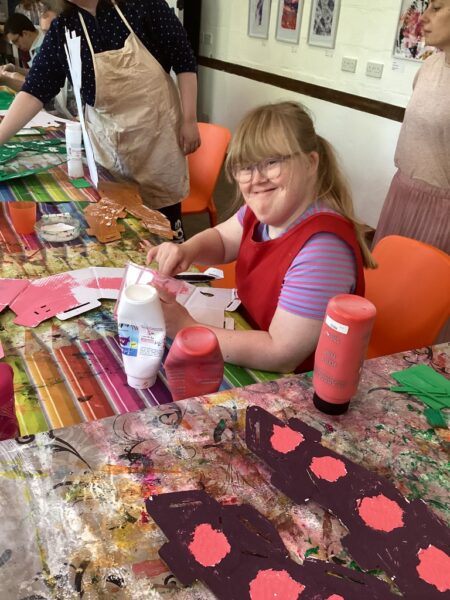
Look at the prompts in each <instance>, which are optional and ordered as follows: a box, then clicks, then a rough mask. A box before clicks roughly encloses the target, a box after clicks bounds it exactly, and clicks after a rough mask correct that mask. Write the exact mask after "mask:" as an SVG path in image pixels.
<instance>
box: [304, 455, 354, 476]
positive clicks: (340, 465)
mask: <svg viewBox="0 0 450 600" xmlns="http://www.w3.org/2000/svg"><path fill="white" fill-rule="evenodd" d="M309 468H310V469H311V471H312V472H313V473H314V475H315V476H316V477H318V478H319V479H325V481H330V482H335V481H337V480H338V479H340V478H341V477H345V476H346V475H347V469H346V468H345V463H344V462H343V461H342V460H338V459H337V458H333V457H332V456H321V457H318V456H315V457H314V458H313V459H312V461H311V464H310V465H309Z"/></svg>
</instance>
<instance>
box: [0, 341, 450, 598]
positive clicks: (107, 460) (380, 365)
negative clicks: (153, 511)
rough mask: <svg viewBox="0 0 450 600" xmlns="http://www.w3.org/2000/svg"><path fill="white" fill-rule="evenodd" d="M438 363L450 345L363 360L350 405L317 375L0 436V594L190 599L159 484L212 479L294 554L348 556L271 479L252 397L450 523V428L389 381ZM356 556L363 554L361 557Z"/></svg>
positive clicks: (445, 362)
mask: <svg viewBox="0 0 450 600" xmlns="http://www.w3.org/2000/svg"><path fill="white" fill-rule="evenodd" d="M417 363H425V364H430V365H431V366H433V368H435V369H436V370H437V371H438V372H441V373H444V374H446V373H447V374H448V372H449V369H450V347H449V345H448V344H446V345H441V346H437V347H435V348H434V349H433V350H426V349H425V350H423V351H419V352H405V353H402V354H399V355H395V356H393V357H384V358H380V359H374V360H372V361H368V362H367V363H366V367H365V370H364V373H363V379H362V382H361V385H360V390H359V392H358V395H357V397H356V398H355V399H354V400H353V401H352V404H351V408H350V411H349V412H348V413H347V414H346V415H344V416H341V417H328V416H326V415H323V414H321V413H319V412H317V411H316V410H315V409H314V408H313V406H312V402H311V395H312V391H311V382H310V380H309V379H308V378H307V377H306V376H298V377H291V378H285V379H282V380H278V381H272V382H268V383H265V384H257V385H253V386H250V387H246V388H241V389H234V390H228V391H224V392H221V393H218V394H215V395H211V396H208V397H205V398H198V399H191V400H187V401H183V402H179V403H176V404H169V405H165V406H160V407H154V408H149V409H146V410H144V411H141V412H135V413H129V414H125V415H121V416H117V417H111V418H108V419H103V420H99V421H95V422H92V423H86V424H82V425H78V426H75V427H70V428H67V429H61V430H58V431H56V432H54V433H43V434H39V435H37V436H36V437H30V438H29V439H22V440H21V441H20V443H18V442H16V441H7V442H2V443H1V444H0V511H1V512H0V514H1V515H2V526H1V528H0V597H1V598H2V600H18V599H21V600H22V599H25V598H34V599H35V600H37V599H39V598H40V599H48V600H50V599H60V600H66V599H79V598H83V600H86V599H89V600H94V599H99V598H101V599H103V598H104V599H108V600H109V599H110V598H117V599H120V600H122V599H127V600H144V599H145V600H147V599H148V598H163V599H165V598H174V599H176V600H184V599H187V598H190V599H194V598H195V599H196V600H203V599H208V598H211V597H212V596H211V594H210V593H209V592H208V590H206V589H205V588H204V587H202V586H201V585H200V584H197V585H195V586H193V587H192V588H186V589H182V588H180V587H179V585H178V584H177V582H176V581H175V580H174V578H173V577H172V576H171V574H170V573H169V572H167V569H166V567H165V566H164V564H163V563H162V562H161V561H160V560H159V558H158V548H159V547H160V546H161V545H162V544H163V543H164V541H165V540H164V536H163V535H162V534H161V532H160V531H159V530H158V528H157V527H156V526H155V525H154V524H153V523H152V521H151V519H150V518H149V517H148V516H147V514H146V513H145V511H144V499H145V498H147V497H148V496H150V495H152V494H159V493H162V492H169V491H180V490H187V489H199V488H204V489H206V490H207V491H208V493H209V494H211V495H212V496H213V497H214V498H216V499H217V500H220V501H222V502H228V503H237V502H239V503H240V502H247V503H249V504H252V505H253V506H255V508H256V509H257V510H259V511H260V512H261V513H262V514H263V515H265V516H266V517H268V518H269V519H271V521H272V522H273V523H274V525H275V526H276V527H277V529H278V531H279V532H280V534H281V536H282V538H283V540H284V542H285V544H286V545H287V547H288V548H289V550H290V552H291V556H292V558H294V559H298V560H302V559H303V558H304V556H306V555H312V556H316V557H317V558H320V559H327V560H334V561H335V562H338V563H345V564H346V565H351V562H352V561H351V557H349V556H347V555H346V553H345V551H344V550H343V549H342V545H341V542H340V540H341V538H342V536H343V535H344V533H345V532H344V529H343V527H342V525H340V523H339V522H338V521H337V520H336V519H335V518H334V517H332V516H330V515H329V514H327V513H324V511H323V510H322V509H321V508H319V507H318V506H317V505H314V504H313V503H310V504H309V505H306V506H296V505H294V504H293V503H292V502H291V501H290V500H289V499H287V498H286V497H285V496H283V495H282V494H280V493H279V492H278V491H277V490H276V489H275V488H273V487H272V486H271V485H270V484H269V483H268V480H269V474H268V472H267V470H266V467H265V466H264V465H263V463H262V462H260V461H259V460H258V459H257V458H256V457H254V456H253V455H252V454H251V453H250V452H249V451H248V450H247V448H246V446H245V445H244V442H243V432H244V418H245V409H246V407H247V406H248V405H252V404H257V405H259V406H262V407H264V408H266V409H268V410H270V411H271V412H273V413H274V414H275V415H276V416H278V417H279V418H282V419H287V418H289V417H292V416H296V417H299V418H301V419H302V420H304V421H305V422H306V423H308V424H309V425H312V426H314V427H316V428H317V429H319V430H320V432H321V433H322V436H323V438H322V443H323V444H324V445H327V446H329V447H330V448H332V449H333V450H335V451H337V452H339V453H342V454H344V455H345V456H347V457H348V458H350V459H352V460H354V461H355V462H357V463H359V464H361V465H363V466H365V467H366V468H368V469H371V470H374V471H376V472H378V473H381V474H383V475H385V476H386V477H387V478H388V479H390V480H392V481H393V482H394V483H395V485H396V486H397V488H398V489H399V490H400V491H401V492H402V493H403V494H404V495H406V496H407V497H409V498H418V497H420V498H423V499H424V500H425V501H426V502H427V503H428V505H429V506H430V508H431V509H432V510H433V511H435V512H436V514H437V515H439V517H440V518H441V519H443V520H444V521H445V522H446V523H449V522H450V506H449V497H450V496H449V479H448V463H447V460H448V454H447V453H448V445H447V444H448V441H449V438H448V434H447V432H446V431H443V430H439V431H438V430H433V429H431V428H430V427H429V426H428V424H427V422H426V419H425V418H424V416H423V414H422V411H423V405H422V404H420V403H419V402H418V401H417V400H416V399H415V398H412V397H407V396H405V395H401V394H396V393H393V392H391V391H389V387H390V386H391V385H393V384H394V380H393V379H391V378H390V373H392V372H394V371H398V370H401V369H404V368H407V367H408V366H410V365H411V364H417ZM353 566H355V565H353Z"/></svg>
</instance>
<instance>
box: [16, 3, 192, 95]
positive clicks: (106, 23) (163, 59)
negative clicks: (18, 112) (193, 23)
mask: <svg viewBox="0 0 450 600" xmlns="http://www.w3.org/2000/svg"><path fill="white" fill-rule="evenodd" d="M118 5H119V6H120V9H121V10H122V12H123V14H124V16H125V18H126V19H127V21H128V23H129V24H130V26H131V28H132V29H133V31H134V32H135V34H136V35H137V36H138V37H139V39H140V40H141V42H142V43H143V44H144V46H145V47H146V48H147V49H148V50H149V51H150V53H151V54H152V55H153V56H154V58H155V59H156V60H157V61H158V62H159V63H160V64H161V65H162V67H163V68H164V70H165V71H167V72H169V71H170V70H171V68H173V70H174V71H175V73H177V74H178V73H185V72H196V70H197V66H196V61H195V57H194V53H193V51H192V49H191V46H190V44H189V41H188V39H187V35H186V31H185V29H184V27H183V25H182V24H181V23H180V21H179V20H178V18H177V17H176V15H175V13H174V12H173V10H172V9H171V8H170V7H169V5H168V4H167V3H166V2H165V0H123V1H122V2H118ZM78 12H81V13H82V14H83V18H84V22H85V23H86V27H87V30H88V32H89V36H90V38H91V43H92V47H93V48H94V53H96V54H97V53H98V52H105V51H107V50H117V49H118V48H123V46H124V44H125V40H126V39H127V37H128V36H129V34H130V32H129V30H128V29H127V27H126V25H125V23H124V22H123V21H122V19H121V18H120V15H119V14H118V13H117V11H116V9H115V8H114V6H113V5H112V4H110V3H109V2H107V1H106V0H100V1H99V3H98V6H97V14H96V16H95V17H94V16H93V15H92V14H91V13H89V12H87V11H85V10H84V9H81V8H78V7H76V6H75V5H73V6H72V7H71V8H70V9H69V10H68V11H65V12H64V13H63V14H62V15H60V16H59V17H58V18H57V19H55V20H54V21H53V23H52V24H51V27H50V30H49V31H48V33H47V35H46V36H45V39H44V42H43V44H42V46H41V49H40V51H39V54H38V55H37V56H36V58H35V60H34V61H33V66H32V68H31V69H30V72H29V74H28V76H27V78H26V80H25V83H24V85H23V87H22V91H24V92H28V93H29V94H31V95H33V96H35V97H36V98H38V99H39V100H41V102H43V103H44V104H46V103H47V102H49V101H50V100H51V99H52V98H54V97H55V96H56V95H57V94H58V92H59V91H60V89H61V88H62V87H63V85H64V81H65V79H66V77H69V79H70V72H69V67H68V64H67V60H66V55H65V50H64V43H65V39H66V38H65V28H66V27H67V28H68V29H69V31H75V32H76V34H77V35H79V36H80V37H81V61H82V84H81V95H82V98H83V100H84V102H86V103H87V104H90V105H91V106H93V105H94V103H95V75H94V66H93V63H92V57H91V52H90V50H89V46H88V44H87V41H86V38H85V35H84V32H83V28H82V26H81V22H80V18H79V16H78ZM124 83H125V82H124Z"/></svg>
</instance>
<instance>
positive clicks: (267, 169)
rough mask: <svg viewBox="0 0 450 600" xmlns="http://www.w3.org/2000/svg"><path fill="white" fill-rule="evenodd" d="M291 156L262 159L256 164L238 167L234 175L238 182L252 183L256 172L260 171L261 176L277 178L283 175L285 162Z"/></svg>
mask: <svg viewBox="0 0 450 600" xmlns="http://www.w3.org/2000/svg"><path fill="white" fill-rule="evenodd" d="M290 158H292V155H288V156H276V157H274V158H268V159H266V160H262V161H260V162H258V163H255V164H254V165H248V166H247V167H240V168H236V169H234V170H233V177H234V178H235V179H236V181H237V182H238V183H250V181H252V179H253V177H254V175H255V172H256V171H258V173H259V174H260V175H261V177H264V178H265V179H276V178H277V177H279V176H280V175H281V169H282V167H283V164H284V163H285V162H286V161H287V160H289V159H290Z"/></svg>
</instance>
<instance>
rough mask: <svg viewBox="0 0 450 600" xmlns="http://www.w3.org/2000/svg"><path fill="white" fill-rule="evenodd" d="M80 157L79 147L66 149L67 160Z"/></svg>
mask: <svg viewBox="0 0 450 600" xmlns="http://www.w3.org/2000/svg"><path fill="white" fill-rule="evenodd" d="M81 157H82V151H81V146H69V147H68V148H67V158H68V159H69V160H73V159H76V160H78V159H80V158H81Z"/></svg>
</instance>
